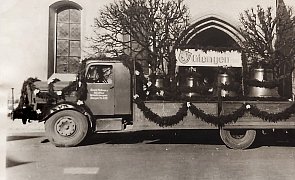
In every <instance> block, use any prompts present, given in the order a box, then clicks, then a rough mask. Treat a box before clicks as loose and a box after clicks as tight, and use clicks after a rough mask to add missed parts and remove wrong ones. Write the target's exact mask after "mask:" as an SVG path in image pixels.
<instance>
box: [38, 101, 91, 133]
mask: <svg viewBox="0 0 295 180" xmlns="http://www.w3.org/2000/svg"><path fill="white" fill-rule="evenodd" d="M63 110H74V111H78V112H80V113H82V114H83V115H85V116H86V117H87V118H88V120H89V123H90V126H91V127H93V118H92V117H93V116H92V113H91V111H90V109H89V108H88V107H87V106H86V105H85V104H82V105H77V104H75V103H72V102H62V103H58V104H55V105H54V106H52V107H50V108H48V110H47V111H46V112H45V113H44V116H43V118H42V119H41V120H39V122H42V121H46V120H47V119H49V118H50V117H51V116H52V115H54V114H56V113H58V112H60V111H63Z"/></svg>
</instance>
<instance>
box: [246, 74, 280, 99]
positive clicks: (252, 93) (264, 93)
mask: <svg viewBox="0 0 295 180" xmlns="http://www.w3.org/2000/svg"><path fill="white" fill-rule="evenodd" d="M251 79H252V80H255V79H256V80H258V81H261V82H262V81H272V80H273V73H272V70H271V69H262V68H259V69H254V70H253V72H252V74H251ZM248 96H249V97H279V94H278V88H274V89H271V88H265V87H256V86H250V87H249V94H248Z"/></svg>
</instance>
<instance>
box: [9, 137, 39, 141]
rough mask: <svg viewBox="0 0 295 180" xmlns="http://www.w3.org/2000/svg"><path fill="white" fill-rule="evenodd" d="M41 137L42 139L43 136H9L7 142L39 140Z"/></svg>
mask: <svg viewBox="0 0 295 180" xmlns="http://www.w3.org/2000/svg"><path fill="white" fill-rule="evenodd" d="M39 137H42V136H7V138H6V141H17V140H25V139H33V138H39Z"/></svg>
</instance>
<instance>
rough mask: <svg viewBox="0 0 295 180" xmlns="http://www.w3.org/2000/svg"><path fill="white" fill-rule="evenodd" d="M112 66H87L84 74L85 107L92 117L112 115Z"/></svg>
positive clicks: (113, 102) (113, 101) (113, 103)
mask: <svg viewBox="0 0 295 180" xmlns="http://www.w3.org/2000/svg"><path fill="white" fill-rule="evenodd" d="M113 72H114V71H113V66H112V65H101V64H94V65H91V66H89V68H88V70H87V74H86V81H87V90H88V94H87V100H86V102H85V103H86V105H87V106H88V107H89V108H90V109H91V110H92V113H93V114H94V115H113V114H114V106H115V100H114V74H113Z"/></svg>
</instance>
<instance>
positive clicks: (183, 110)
mask: <svg viewBox="0 0 295 180" xmlns="http://www.w3.org/2000/svg"><path fill="white" fill-rule="evenodd" d="M134 102H135V103H136V105H137V107H138V108H139V109H140V110H141V111H142V112H143V114H144V116H145V117H146V118H147V119H149V120H150V121H152V122H154V123H156V124H158V125H159V126H160V127H166V126H173V125H176V124H178V123H179V122H180V121H182V120H183V118H184V117H185V116H187V110H188V107H187V106H186V104H185V103H183V104H182V105H181V107H180V108H179V110H178V111H177V113H176V114H175V115H172V116H164V117H160V116H159V115H158V114H156V113H154V112H153V111H152V110H151V109H150V108H148V107H146V105H145V103H144V102H143V101H142V100H140V98H136V99H135V100H134Z"/></svg>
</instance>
